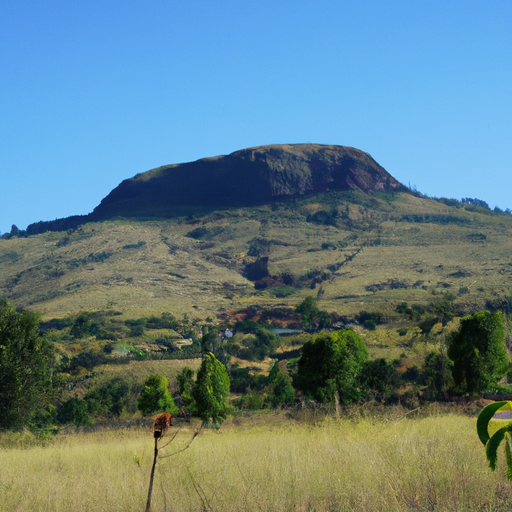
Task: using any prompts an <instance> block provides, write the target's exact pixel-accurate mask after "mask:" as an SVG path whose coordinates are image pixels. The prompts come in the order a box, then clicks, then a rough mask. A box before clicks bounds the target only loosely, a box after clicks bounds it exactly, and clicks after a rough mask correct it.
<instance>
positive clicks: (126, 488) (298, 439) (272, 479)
mask: <svg viewBox="0 0 512 512" xmlns="http://www.w3.org/2000/svg"><path fill="white" fill-rule="evenodd" d="M475 422H476V417H474V416H468V415H463V414H460V413H457V414H454V413H446V412H441V411H439V410H438V411H436V410H435V408H432V407H431V408H430V410H429V411H428V412H425V411H423V410H422V409H418V410H416V411H412V412H411V411H406V410H404V409H401V408H387V409H383V410H382V411H381V412H380V413H376V412H372V413H368V414H367V413H365V411H364V409H352V410H349V411H345V413H343V414H342V415H341V417H340V418H337V417H335V416H324V415H322V416H320V415H315V413H314V412H311V411H305V412H301V411H291V412H281V413H266V414H251V415H249V416H240V417H235V418H231V419H230V420H229V421H228V422H227V423H226V424H224V425H223V426H222V428H221V429H220V430H218V431H215V430H203V431H202V432H201V433H200V435H199V436H198V437H197V438H196V439H195V441H194V442H193V443H192V444H191V446H190V448H189V449H187V450H185V451H183V452H181V453H179V454H177V455H175V456H171V457H167V458H164V456H165V455H169V454H171V453H172V452H173V451H175V450H177V449H179V448H180V447H183V446H184V445H186V443H187V442H188V440H189V438H190V436H191V434H192V431H193V429H194V425H191V426H185V427H184V428H183V429H182V430H181V431H180V432H179V433H178V435H177V437H176V438H175V439H174V440H173V442H172V443H171V444H170V445H169V446H167V447H165V448H162V449H161V450H160V456H161V457H160V458H159V461H158V465H157V471H156V478H155V487H154V490H153V508H152V510H153V511H202V510H207V511H253V510H254V511H383V512H384V511H386V512H388V511H412V510H418V511H420V510H421V511H427V510H429V511H477V510H478V511H484V510H485V511H496V512H497V511H506V510H507V511H508V510H510V509H511V506H512V486H511V484H510V483H509V482H508V481H507V480H506V474H505V468H504V466H503V465H502V464H500V465H499V470H498V472H496V473H492V472H491V471H490V470H489V468H488V467H487V462H486V458H485V453H484V450H483V447H482V445H481V443H480V441H479V440H478V437H477V434H476V428H475ZM175 430H176V427H172V429H171V431H170V433H169V434H168V435H167V439H170V437H171V436H172V435H173V433H174V432H175ZM165 439H166V438H164V441H163V442H162V444H164V443H165ZM152 456H153V438H152V435H151V432H150V431H149V430H148V429H147V428H140V429H130V430H117V429H112V430H101V431H97V432H94V433H83V432H68V433H66V434H59V435H58V436H57V437H55V438H53V439H52V440H50V441H49V442H48V443H46V444H44V445H41V444H37V443H31V442H30V438H29V437H28V435H27V434H25V435H23V434H18V435H15V434H9V435H7V434H6V435H4V436H3V437H1V438H0V460H1V470H0V510H2V511H6V512H16V511H22V510H23V511H27V510H30V511H31V512H39V511H52V512H68V511H70V512H71V511H73V512H85V511H87V512H103V511H123V512H131V511H142V510H144V507H145V503H146V494H147V485H148V481H149V474H150V469H151V463H152ZM503 458H504V457H502V459H503ZM500 462H501V463H502V462H503V460H501V461H500Z"/></svg>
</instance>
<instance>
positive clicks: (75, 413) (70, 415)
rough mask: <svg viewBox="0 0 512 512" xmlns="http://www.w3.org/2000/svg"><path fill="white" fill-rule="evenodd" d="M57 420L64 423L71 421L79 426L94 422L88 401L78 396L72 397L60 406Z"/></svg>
mask: <svg viewBox="0 0 512 512" xmlns="http://www.w3.org/2000/svg"><path fill="white" fill-rule="evenodd" d="M57 420H58V421H59V422H60V423H62V424H67V423H70V424H72V425H75V426H77V427H81V426H84V427H85V426H89V425H92V424H93V420H92V416H91V414H90V413H89V408H88V405H87V402H86V401H85V400H80V399H79V398H76V397H75V398H70V399H69V400H67V401H66V402H64V403H63V404H62V405H61V406H60V407H59V409H58V412H57Z"/></svg>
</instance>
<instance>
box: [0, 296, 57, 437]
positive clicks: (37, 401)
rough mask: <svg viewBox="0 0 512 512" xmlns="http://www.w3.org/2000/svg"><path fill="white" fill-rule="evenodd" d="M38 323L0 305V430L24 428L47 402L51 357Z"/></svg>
mask: <svg viewBox="0 0 512 512" xmlns="http://www.w3.org/2000/svg"><path fill="white" fill-rule="evenodd" d="M39 322H40V317H39V316H38V315H37V314H35V313H31V312H29V311H23V312H21V313H20V312H17V311H16V310H15V309H14V307H13V306H12V305H11V304H9V303H8V302H7V301H6V300H2V301H0V428H14V429H19V428H21V427H23V426H26V425H27V424H28V423H29V420H30V418H31V417H32V416H33V415H34V414H35V413H36V412H37V411H39V410H41V409H44V408H45V407H46V405H47V403H48V401H49V399H50V393H51V391H52V378H53V372H54V368H55V353H54V349H53V345H52V344H51V342H50V341H49V340H48V339H47V338H46V337H44V336H40V334H39Z"/></svg>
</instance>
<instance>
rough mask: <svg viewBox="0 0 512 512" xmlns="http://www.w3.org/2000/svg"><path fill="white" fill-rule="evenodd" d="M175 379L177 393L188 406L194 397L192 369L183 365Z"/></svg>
mask: <svg viewBox="0 0 512 512" xmlns="http://www.w3.org/2000/svg"><path fill="white" fill-rule="evenodd" d="M176 380H177V381H178V393H179V394H180V396H181V398H182V400H183V404H184V405H185V406H189V405H190V404H191V403H192V402H193V401H194V399H193V398H192V392H193V390H194V384H195V382H194V370H192V368H190V367H189V366H185V368H183V370H181V372H180V373H179V374H178V376H177V378H176Z"/></svg>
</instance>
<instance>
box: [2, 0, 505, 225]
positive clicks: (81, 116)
mask: <svg viewBox="0 0 512 512" xmlns="http://www.w3.org/2000/svg"><path fill="white" fill-rule="evenodd" d="M0 98H1V110H0V169H1V181H0V232H6V231H9V230H10V229H11V225H12V224H16V225H17V226H18V227H19V228H21V229H24V228H26V226H27V225H28V224H29V223H32V222H36V221H39V220H53V219H55V218H60V217H66V216H69V215H73V214H86V213H89V212H90V211H92V210H93V208H94V207H95V206H96V205H97V204H98V203H99V202H100V200H101V199H102V198H103V197H104V196H105V195H107V194H108V193H109V192H110V190H112V189H113V188H114V187H115V186H116V185H118V184H119V183H120V182H121V181H122V180H123V179H126V178H130V177H132V176H134V175H135V174H137V173H139V172H143V171H146V170H148V169H151V168H154V167H158V166H160V165H164V164H170V163H178V162H186V161H192V160H196V159H198V158H202V157H205V156H214V155H221V154H227V153H231V152H232V151H236V150H238V149H242V148H245V147H251V146H257V145H261V144H271V143H298V142H316V143H323V144H340V145H349V146H354V147H357V148H359V149H362V150H364V151H366V152H368V153H370V154H371V155H372V156H373V157H374V158H375V159H376V160H377V161H378V162H379V163H380V164H381V165H382V166H383V167H384V168H386V169H387V170H388V172H390V173H391V174H392V175H393V176H394V177H395V178H397V179H398V180H399V181H401V182H402V183H404V184H406V185H409V184H410V185H411V186H416V187H417V189H418V190H419V191H421V192H423V193H426V194H428V195H434V196H438V197H440V196H445V197H453V198H457V199H460V198H462V197H476V198H479V199H483V200H485V201H487V202H488V203H489V204H490V206H491V207H494V206H496V205H497V206H500V207H501V208H503V209H504V208H512V198H511V197H510V188H511V187H510V185H511V181H512V173H511V171H512V164H511V154H510V152H511V149H512V144H511V143H512V2H510V1H509V0H493V1H484V0H481V1H472V0H450V1H446V0H429V1H426V0H424V1H420V0H418V1H412V0H387V1H377V0H374V1H365V0H358V1H356V0H352V1H345V0H326V1H322V0H318V1H316V2H313V1H311V0H309V1H304V0H294V1H292V0H288V1H284V0H259V1H258V2H249V1H245V0H232V1H226V0H215V1H212V0H195V1H183V0H179V1H178V0H146V1H142V0H140V1H133V0H124V1H123V2H114V1H110V2H109V1H107V2H105V1H98V0H87V1H78V0H73V1H70V0H62V1H60V0H59V1H57V0H45V1H44V2H35V1H27V0H15V1H5V2H1V3H0Z"/></svg>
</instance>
